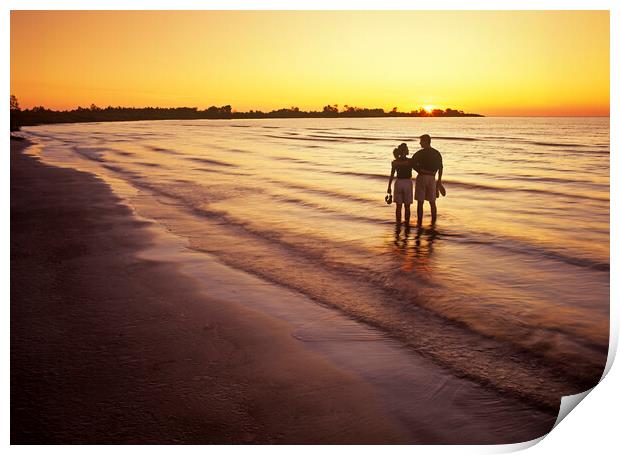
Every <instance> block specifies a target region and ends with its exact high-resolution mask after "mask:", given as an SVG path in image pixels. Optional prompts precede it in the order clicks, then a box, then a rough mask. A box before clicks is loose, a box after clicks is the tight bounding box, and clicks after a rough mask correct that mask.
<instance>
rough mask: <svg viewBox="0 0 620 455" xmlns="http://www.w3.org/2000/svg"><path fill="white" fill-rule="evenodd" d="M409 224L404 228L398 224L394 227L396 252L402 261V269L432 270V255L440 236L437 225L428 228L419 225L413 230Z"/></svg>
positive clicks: (428, 271) (426, 271)
mask: <svg viewBox="0 0 620 455" xmlns="http://www.w3.org/2000/svg"><path fill="white" fill-rule="evenodd" d="M411 230H412V229H411V228H410V227H409V226H405V227H404V228H403V227H401V226H399V225H397V226H396V227H395V228H394V246H395V248H394V252H395V253H397V254H398V255H399V256H400V257H401V259H402V262H401V263H400V268H401V270H405V271H413V270H416V271H423V272H425V273H431V272H432V263H431V256H432V255H433V251H434V248H435V245H434V243H435V240H437V239H438V238H439V237H440V234H439V231H438V230H437V228H436V227H435V226H433V227H430V228H428V229H424V228H422V227H417V228H414V229H413V233H412V232H411Z"/></svg>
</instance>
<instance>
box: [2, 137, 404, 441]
mask: <svg viewBox="0 0 620 455" xmlns="http://www.w3.org/2000/svg"><path fill="white" fill-rule="evenodd" d="M23 145H24V144H15V143H13V141H12V144H11V147H12V150H11V153H12V155H11V384H12V387H11V442H12V443H13V444H23V443H28V444H34V443H275V442H278V443H287V442H288V443H290V442H296V443H309V442H313V443H373V442H374V443H376V442H385V443H396V442H404V436H403V434H402V432H400V431H399V429H398V426H397V425H393V424H392V423H391V422H390V419H389V418H388V417H387V416H386V415H385V414H384V413H382V412H381V410H380V408H379V407H378V406H377V404H376V400H374V399H373V392H372V390H370V389H369V387H368V386H367V385H365V384H364V383H363V382H362V381H360V380H359V379H356V378H353V377H351V376H348V375H346V374H343V373H342V372H341V371H339V370H338V369H336V368H334V367H333V365H330V364H329V363H328V362H325V361H324V360H322V359H321V358H320V357H319V356H318V355H316V354H313V353H312V352H310V351H308V350H307V349H304V348H303V347H302V346H301V344H300V343H299V342H297V341H296V340H295V339H293V338H291V337H290V336H288V333H287V328H286V326H285V324H283V323H281V322H279V321H277V320H275V319H274V318H269V317H267V316H265V315H264V314H259V313H258V312H252V311H250V310H248V309H247V308H243V307H241V306H239V305H236V304H235V303H234V302H230V301H229V302H226V303H225V305H224V304H222V302H218V301H216V300H214V299H211V298H209V297H208V296H205V295H204V294H203V293H202V292H201V290H200V289H198V288H197V286H196V285H195V283H194V282H192V280H190V279H189V278H187V277H185V276H183V275H181V274H179V273H177V271H176V270H175V269H174V268H173V267H171V266H170V265H168V264H165V263H157V262H153V261H147V260H138V259H136V256H135V254H136V252H137V251H139V250H140V249H141V248H144V247H145V246H146V245H148V244H149V242H151V241H152V240H151V239H150V238H149V235H148V233H147V232H146V231H145V230H144V229H143V227H142V226H141V223H140V222H137V221H135V220H134V219H132V217H131V213H130V211H129V210H128V209H127V208H126V207H124V206H123V205H121V204H119V201H118V200H117V199H116V198H115V197H114V196H113V195H112V194H111V193H110V191H109V189H108V188H106V186H105V185H104V184H103V183H102V182H100V181H98V180H97V179H96V178H94V177H92V176H89V175H87V174H84V173H80V172H77V171H73V170H67V169H58V168H50V167H47V166H44V165H42V164H40V163H38V162H36V161H35V160H34V159H33V158H30V157H26V156H24V155H23V154H21V153H20V152H19V149H21V148H23ZM302 378H303V380H301V379H302Z"/></svg>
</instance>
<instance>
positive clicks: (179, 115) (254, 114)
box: [11, 95, 482, 131]
mask: <svg viewBox="0 0 620 455" xmlns="http://www.w3.org/2000/svg"><path fill="white" fill-rule="evenodd" d="M314 117H315V118H325V117H334V118H335V117H482V115H480V114H470V113H465V112H463V111H461V110H456V109H450V108H448V109H446V110H442V109H433V110H432V111H430V112H428V111H426V110H424V109H418V110H415V111H410V112H400V111H399V110H398V108H396V107H395V108H393V109H392V110H391V111H388V112H385V111H384V110H383V109H380V108H373V109H369V108H366V107H355V106H348V105H344V107H343V109H339V107H338V105H337V104H334V105H329V104H328V105H327V106H325V107H323V110H322V111H302V110H300V109H299V108H298V107H294V106H293V107H290V108H283V109H277V110H273V111H269V112H263V111H255V110H250V111H248V112H235V111H233V110H232V107H231V106H230V105H226V106H220V107H217V106H211V107H209V108H207V109H204V110H199V109H198V108H196V107H173V108H163V107H143V108H137V107H120V106H117V107H113V106H108V107H105V108H101V107H98V106H96V105H94V104H91V105H90V107H77V108H76V109H73V110H70V111H69V110H67V111H54V110H51V109H46V108H45V107H43V106H37V107H33V108H32V109H20V107H19V103H18V101H17V98H16V97H15V96H13V95H11V131H16V130H17V129H19V126H29V125H41V124H46V123H77V122H114V121H128V120H175V119H176V120H182V119H185V120H189V119H242V118H314Z"/></svg>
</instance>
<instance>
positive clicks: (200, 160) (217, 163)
mask: <svg viewBox="0 0 620 455" xmlns="http://www.w3.org/2000/svg"><path fill="white" fill-rule="evenodd" d="M186 159H187V160H190V161H195V162H197V163H204V164H212V165H215V166H225V167H237V166H236V165H235V164H232V163H226V162H224V161H218V160H212V159H209V158H198V157H187V158H186Z"/></svg>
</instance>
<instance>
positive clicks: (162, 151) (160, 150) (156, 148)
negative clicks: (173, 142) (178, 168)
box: [144, 144, 182, 155]
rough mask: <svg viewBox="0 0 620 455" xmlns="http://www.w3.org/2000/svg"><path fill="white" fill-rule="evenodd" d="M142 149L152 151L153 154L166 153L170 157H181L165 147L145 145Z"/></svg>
mask: <svg viewBox="0 0 620 455" xmlns="http://www.w3.org/2000/svg"><path fill="white" fill-rule="evenodd" d="M144 147H146V148H148V149H150V150H152V151H154V152H160V153H168V154H170V155H182V153H179V152H177V151H176V150H172V149H168V148H165V147H160V146H156V145H148V144H145V145H144Z"/></svg>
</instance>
